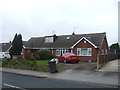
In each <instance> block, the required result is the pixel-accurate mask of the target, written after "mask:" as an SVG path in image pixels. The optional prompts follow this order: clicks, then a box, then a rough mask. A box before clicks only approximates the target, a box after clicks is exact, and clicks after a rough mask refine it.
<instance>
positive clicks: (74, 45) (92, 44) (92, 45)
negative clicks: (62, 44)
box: [71, 37, 98, 48]
mask: <svg viewBox="0 0 120 90" xmlns="http://www.w3.org/2000/svg"><path fill="white" fill-rule="evenodd" d="M83 39H85V40H86V41H87V42H88V43H90V44H91V45H92V46H94V48H98V47H97V46H96V45H95V44H93V43H92V42H90V41H89V40H88V39H86V38H85V37H82V38H81V39H80V40H79V41H77V42H76V43H75V44H74V45H73V46H72V47H71V48H74V47H75V46H76V45H77V44H78V43H80V42H81V41H82V40H83Z"/></svg>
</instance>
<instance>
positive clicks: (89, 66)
mask: <svg viewBox="0 0 120 90" xmlns="http://www.w3.org/2000/svg"><path fill="white" fill-rule="evenodd" d="M59 64H63V65H65V66H67V67H68V69H71V70H85V71H94V70H95V69H96V62H79V63H78V64H71V63H66V64H64V63H59Z"/></svg>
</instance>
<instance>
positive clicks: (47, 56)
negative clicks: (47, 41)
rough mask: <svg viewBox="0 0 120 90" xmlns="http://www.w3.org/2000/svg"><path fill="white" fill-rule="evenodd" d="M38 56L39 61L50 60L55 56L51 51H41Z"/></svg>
mask: <svg viewBox="0 0 120 90" xmlns="http://www.w3.org/2000/svg"><path fill="white" fill-rule="evenodd" d="M39 56H40V59H41V60H50V59H52V58H54V57H55V56H54V55H53V54H52V52H51V51H48V50H41V51H40V52H39Z"/></svg>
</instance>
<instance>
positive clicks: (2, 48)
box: [0, 43, 11, 52]
mask: <svg viewBox="0 0 120 90" xmlns="http://www.w3.org/2000/svg"><path fill="white" fill-rule="evenodd" d="M10 46H11V43H0V52H6V51H7V50H8V49H9V48H10Z"/></svg>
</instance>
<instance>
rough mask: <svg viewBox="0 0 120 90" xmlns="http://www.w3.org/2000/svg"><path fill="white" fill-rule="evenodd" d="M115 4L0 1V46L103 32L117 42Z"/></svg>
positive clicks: (104, 0)
mask: <svg viewBox="0 0 120 90" xmlns="http://www.w3.org/2000/svg"><path fill="white" fill-rule="evenodd" d="M118 1H119V0H0V30H1V31H0V36H1V38H0V42H9V41H10V40H13V38H14V35H15V34H16V33H20V34H22V37H23V40H24V41H27V40H29V39H30V38H31V37H41V36H48V35H53V33H55V34H56V35H66V34H72V32H73V31H74V32H75V33H76V34H86V33H101V32H106V35H107V40H108V44H109V45H111V44H112V43H116V42H118Z"/></svg>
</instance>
